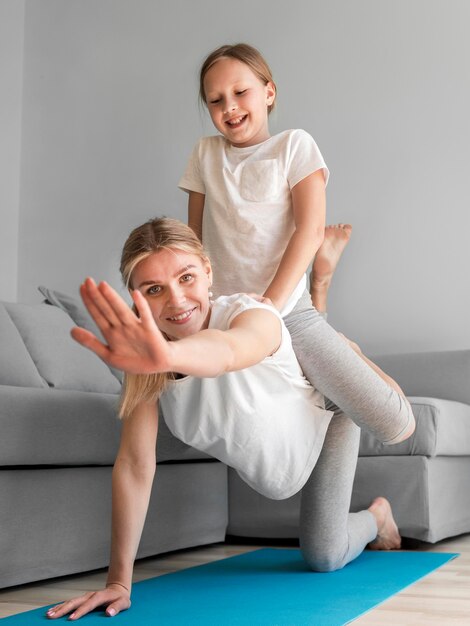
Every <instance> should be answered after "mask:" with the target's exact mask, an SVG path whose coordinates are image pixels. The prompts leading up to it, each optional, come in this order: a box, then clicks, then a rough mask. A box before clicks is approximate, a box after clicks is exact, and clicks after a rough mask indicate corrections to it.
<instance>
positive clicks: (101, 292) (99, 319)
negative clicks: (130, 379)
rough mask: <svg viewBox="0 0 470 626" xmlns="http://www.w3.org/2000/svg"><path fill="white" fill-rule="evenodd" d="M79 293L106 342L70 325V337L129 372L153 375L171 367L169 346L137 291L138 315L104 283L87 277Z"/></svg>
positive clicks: (118, 367) (134, 297)
mask: <svg viewBox="0 0 470 626" xmlns="http://www.w3.org/2000/svg"><path fill="white" fill-rule="evenodd" d="M80 295H81V297H82V300H83V302H84V304H85V306H86V308H87V309H88V311H89V313H90V315H91V316H92V318H93V319H94V320H95V322H96V325H97V326H98V328H99V329H100V331H101V333H102V335H103V337H104V339H105V341H106V342H107V343H106V344H105V343H102V342H101V341H100V340H99V339H98V338H97V337H96V336H95V335H94V334H93V333H92V332H90V331H88V330H85V329H84V328H78V327H77V328H73V329H72V337H73V338H74V339H75V340H76V341H78V342H79V343H80V344H81V345H82V346H85V347H86V348H88V349H90V350H92V351H93V352H95V353H96V354H97V355H98V356H99V357H100V358H101V359H103V361H105V362H106V363H108V365H111V366H112V367H115V368H117V369H120V370H123V371H125V372H128V373H130V374H153V373H157V372H167V371H169V369H170V353H171V346H170V344H169V342H168V341H167V340H166V339H165V337H164V336H163V335H162V333H161V331H160V330H159V329H158V327H157V325H156V324H155V320H154V319H153V316H152V313H151V311H150V307H149V306H148V304H147V301H146V300H145V298H144V296H143V295H142V294H141V293H140V292H139V291H134V292H133V293H132V298H133V300H134V303H135V306H136V308H137V311H138V313H139V317H137V315H136V314H135V313H134V312H133V311H132V309H131V308H130V307H129V306H128V305H127V304H126V302H125V301H124V300H123V299H122V298H121V296H120V295H119V294H118V293H117V292H116V291H115V290H114V289H113V288H112V287H111V286H110V285H108V284H107V283H105V282H101V283H100V284H99V285H97V284H96V283H95V282H94V280H93V279H91V278H87V279H86V280H85V282H84V283H83V284H82V285H81V287H80Z"/></svg>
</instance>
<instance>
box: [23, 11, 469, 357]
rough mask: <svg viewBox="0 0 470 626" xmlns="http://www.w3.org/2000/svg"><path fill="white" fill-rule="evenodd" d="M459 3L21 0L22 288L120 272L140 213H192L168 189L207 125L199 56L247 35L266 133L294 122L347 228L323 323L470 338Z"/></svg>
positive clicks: (395, 336)
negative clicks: (260, 78)
mask: <svg viewBox="0 0 470 626" xmlns="http://www.w3.org/2000/svg"><path fill="white" fill-rule="evenodd" d="M469 19H470V5H469V4H468V2H466V1H465V0H451V1H450V2H444V0H440V1H437V0H413V1H410V0H395V1H394V2H389V1H388V0H387V1H384V0H359V1H354V2H346V1H339V0H333V1H329V2H314V1H312V0H294V1H292V2H290V3H285V2H273V0H257V1H256V2H253V1H252V0H250V1H247V0H239V2H238V3H237V4H236V6H235V5H233V4H231V3H228V2H220V0H217V1H215V0H198V1H197V2H193V1H191V0H159V1H150V0H68V1H67V2H64V1H63V0H41V2H37V1H35V0H26V20H25V28H24V68H23V69H24V90H23V123H22V151H21V205H20V237H19V259H20V261H19V270H18V298H19V299H20V300H27V301H31V300H37V299H38V298H39V296H38V295H37V293H36V286H37V285H38V284H44V283H45V284H47V285H48V286H50V287H53V288H56V289H61V290H64V291H67V292H69V293H71V292H76V290H77V287H78V284H79V282H80V280H81V279H82V278H83V277H84V276H85V275H86V274H93V275H94V276H95V277H97V278H105V279H108V280H110V281H111V282H112V283H114V284H115V285H118V284H119V279H118V276H117V272H116V264H117V259H118V256H119V250H120V246H121V245H122V242H123V239H124V237H125V235H126V234H127V232H128V231H129V229H130V228H131V226H134V225H137V224H138V223H140V222H141V221H143V220H144V219H147V218H148V217H150V216H152V215H154V214H157V213H165V214H167V215H172V216H176V217H181V218H184V217H185V203H186V198H185V196H184V194H183V193H181V192H179V191H178V190H177V188H176V184H177V180H178V177H179V176H180V174H181V172H182V169H183V167H184V164H185V162H186V158H187V155H188V153H189V151H190V149H191V147H192V145H193V143H194V141H195V140H196V139H197V138H198V137H199V136H200V135H201V134H208V133H212V132H213V131H212V128H211V125H210V122H209V121H208V120H207V118H206V117H205V115H204V114H203V113H201V111H200V110H199V109H198V105H197V97H196V90H197V79H196V72H197V68H198V66H199V64H200V62H201V60H202V58H203V57H204V55H205V54H206V53H207V52H208V51H209V50H211V49H212V48H213V47H215V46H217V45H219V44H221V43H224V42H227V41H230V42H234V41H238V40H242V41H248V42H250V43H253V44H254V45H256V46H257V47H259V48H260V49H261V50H262V51H263V52H264V53H265V55H266V57H267V59H268V60H269V62H270V64H271V66H272V69H273V71H274V75H275V78H276V81H277V84H278V87H279V99H278V109H277V112H276V113H275V114H274V116H273V118H272V131H273V132H276V131H278V130H282V129H285V128H289V127H302V128H305V129H306V130H308V131H309V132H311V133H312V135H313V136H314V137H315V139H316V140H317V142H318V144H319V146H320V148H321V150H322V152H323V154H324V156H325V158H326V160H327V163H328V165H329V167H330V170H331V174H332V175H331V182H330V185H329V189H328V202H329V216H328V219H329V221H330V222H336V221H348V222H351V223H352V224H353V225H354V233H353V239H352V241H351V244H350V246H349V248H348V250H347V252H346V253H345V256H344V260H343V263H342V265H341V267H340V269H339V271H338V273H337V276H336V281H335V284H334V286H333V289H332V293H331V298H330V320H331V321H332V323H333V324H334V325H335V326H336V327H337V328H338V329H341V330H342V331H343V332H344V333H346V334H349V335H350V336H351V337H353V338H355V339H356V340H357V341H359V343H361V344H362V346H363V347H364V348H365V349H366V350H367V351H369V352H399V351H403V350H415V349H419V350H431V349H450V348H456V349H458V348H464V347H469V346H470V330H469V328H470V327H469V324H468V321H467V320H468V318H469V313H470V295H469V289H468V280H467V271H468V268H469V265H470V264H469V260H470V258H469V257H470V252H469V246H468V243H467V240H468V233H469V230H470V223H469V221H470V218H469V211H468V204H469V202H468V192H467V180H468V169H469V158H468V146H469V145H470V130H469V122H468V111H469V110H470V88H469V80H468V76H469V59H470V39H469V38H468V28H469Z"/></svg>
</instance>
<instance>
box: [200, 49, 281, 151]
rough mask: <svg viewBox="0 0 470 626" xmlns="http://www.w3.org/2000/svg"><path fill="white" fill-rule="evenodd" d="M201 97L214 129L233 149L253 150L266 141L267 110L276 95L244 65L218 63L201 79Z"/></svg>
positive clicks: (267, 130) (270, 86)
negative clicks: (202, 96)
mask: <svg viewBox="0 0 470 626" xmlns="http://www.w3.org/2000/svg"><path fill="white" fill-rule="evenodd" d="M204 93H205V96H206V101H207V108H208V110H209V114H210V116H211V119H212V122H213V124H214V126H215V127H216V128H217V130H218V131H219V132H220V133H222V135H223V136H224V137H225V138H226V139H227V140H228V141H230V143H231V144H232V145H233V146H236V147H238V148H244V147H247V146H254V145H256V144H258V143H261V142H262V141H265V140H266V139H268V138H269V136H270V135H269V129H268V106H269V105H270V104H272V103H273V102H274V98H275V96H276V91H275V88H274V85H273V83H268V84H267V85H264V84H263V82H262V81H261V80H260V79H259V78H258V77H257V76H256V74H254V73H253V72H252V70H251V69H250V68H249V67H248V65H246V64H245V63H242V62H241V61H238V60H237V59H230V58H222V59H219V60H218V61H216V63H214V65H213V66H212V67H211V68H210V69H209V70H208V72H207V73H206V75H205V77H204Z"/></svg>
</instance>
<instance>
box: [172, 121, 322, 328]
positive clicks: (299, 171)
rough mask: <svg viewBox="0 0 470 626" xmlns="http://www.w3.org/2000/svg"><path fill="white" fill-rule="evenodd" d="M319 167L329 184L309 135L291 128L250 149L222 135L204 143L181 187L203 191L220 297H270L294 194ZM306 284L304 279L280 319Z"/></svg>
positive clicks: (206, 236)
mask: <svg viewBox="0 0 470 626" xmlns="http://www.w3.org/2000/svg"><path fill="white" fill-rule="evenodd" d="M319 169H323V173H324V176H325V182H327V181H328V176H329V174H328V169H327V167H326V165H325V162H324V160H323V157H322V155H321V153H320V150H319V149H318V146H317V144H316V143H315V141H314V140H313V138H312V137H311V136H310V135H309V134H308V133H307V132H305V131H304V130H299V129H297V130H286V131H284V132H282V133H279V134H278V135H274V136H273V137H270V138H269V139H267V140H266V141H264V142H262V143H260V144H257V145H255V146H249V147H247V148H236V147H234V146H232V145H231V144H230V143H229V142H228V141H227V140H226V139H225V138H224V137H222V135H216V136H213V137H203V138H202V139H200V140H199V142H198V143H197V144H196V146H195V148H194V150H193V152H192V154H191V157H190V159H189V163H188V166H187V168H186V172H185V173H184V175H183V177H182V178H181V180H180V181H179V187H180V188H181V189H184V190H185V191H188V192H189V191H197V192H199V193H202V194H205V204H204V213H203V222H202V242H203V244H204V247H205V248H206V250H207V252H208V254H209V258H210V259H211V261H212V263H213V265H214V268H215V272H214V274H215V278H214V284H213V292H214V294H215V295H216V296H219V295H223V294H224V293H240V292H254V293H259V294H262V293H264V292H265V290H266V288H267V287H268V285H269V284H270V283H271V281H272V279H273V278H274V275H275V273H276V271H277V268H278V267H279V263H280V261H281V258H282V255H283V254H284V251H285V249H286V247H287V244H288V242H289V239H290V238H291V236H292V234H293V233H294V230H295V225H294V216H293V211H292V199H291V189H292V188H293V187H294V186H295V185H296V184H297V183H299V182H300V181H301V180H302V179H304V178H306V177H307V176H308V175H309V174H312V173H313V172H315V171H317V170H319ZM305 287H306V278H305V276H304V277H303V278H302V280H301V281H300V282H299V284H298V285H297V287H296V289H295V291H294V292H293V294H292V295H291V297H290V298H289V300H288V302H287V303H286V305H285V307H284V309H283V310H282V315H283V316H285V315H287V313H289V312H290V311H291V310H292V309H293V308H294V306H295V304H296V302H297V300H298V299H299V298H300V296H301V295H302V292H303V291H304V290H305Z"/></svg>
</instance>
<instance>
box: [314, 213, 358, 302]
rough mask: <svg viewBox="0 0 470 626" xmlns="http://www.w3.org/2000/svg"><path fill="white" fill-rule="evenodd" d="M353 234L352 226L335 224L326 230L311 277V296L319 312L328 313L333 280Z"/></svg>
mask: <svg viewBox="0 0 470 626" xmlns="http://www.w3.org/2000/svg"><path fill="white" fill-rule="evenodd" d="M351 232H352V226H351V224H335V225H333V226H327V227H326V228H325V238H324V240H323V243H322V245H321V246H320V247H319V248H318V251H317V253H316V255H315V259H314V261H313V265H312V274H311V276H310V295H311V297H312V302H313V306H314V307H315V308H316V309H317V310H318V311H326V299H327V295H328V289H329V288H330V283H331V279H332V277H333V274H334V273H335V269H336V266H337V265H338V261H339V260H340V258H341V255H342V254H343V251H344V249H345V247H346V246H347V244H348V241H349V238H350V237H351Z"/></svg>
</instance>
